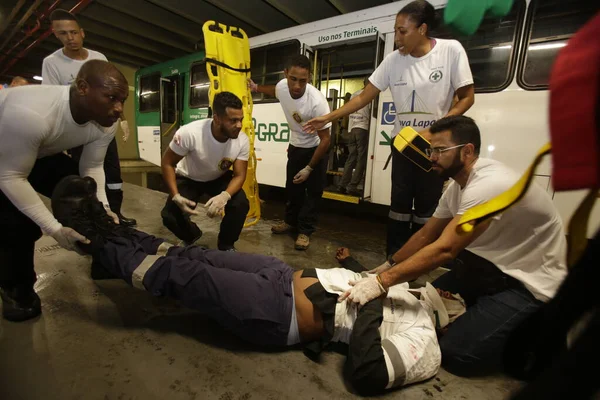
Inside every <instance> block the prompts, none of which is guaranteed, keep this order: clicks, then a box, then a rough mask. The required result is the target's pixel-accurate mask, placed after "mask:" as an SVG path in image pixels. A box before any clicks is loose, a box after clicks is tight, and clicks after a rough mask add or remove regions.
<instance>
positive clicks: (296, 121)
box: [275, 79, 331, 148]
mask: <svg viewBox="0 0 600 400" xmlns="http://www.w3.org/2000/svg"><path fill="white" fill-rule="evenodd" d="M275 96H276V97H277V98H278V99H279V102H280V103H281V107H282V108H283V113H284V114H285V119H287V122H288V125H289V127H290V131H292V134H291V135H290V144H291V145H292V146H295V147H302V148H311V147H317V146H318V145H319V143H321V139H319V135H317V134H308V133H305V132H304V131H303V130H302V125H303V124H305V123H307V122H308V121H309V120H311V119H313V118H315V117H320V116H322V115H325V114H329V104H328V103H327V99H326V98H325V96H323V93H321V92H320V91H319V90H318V89H317V88H315V87H314V86H313V85H311V84H308V85H306V91H305V92H304V95H303V96H302V97H300V98H299V99H293V98H292V96H291V95H290V90H289V88H288V84H287V79H282V80H280V81H279V82H278V83H277V85H276V86H275ZM330 127H331V123H328V124H327V125H325V126H324V127H323V128H322V129H328V128H330Z"/></svg>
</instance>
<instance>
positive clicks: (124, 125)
mask: <svg viewBox="0 0 600 400" xmlns="http://www.w3.org/2000/svg"><path fill="white" fill-rule="evenodd" d="M120 125H121V130H122V131H123V141H124V142H126V141H127V139H129V124H128V123H127V121H125V120H121V123H120Z"/></svg>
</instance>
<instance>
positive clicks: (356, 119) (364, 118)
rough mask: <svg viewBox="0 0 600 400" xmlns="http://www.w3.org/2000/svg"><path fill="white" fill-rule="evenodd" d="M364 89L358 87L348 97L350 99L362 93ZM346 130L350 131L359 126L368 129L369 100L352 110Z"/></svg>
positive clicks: (369, 116)
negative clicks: (362, 105)
mask: <svg viewBox="0 0 600 400" xmlns="http://www.w3.org/2000/svg"><path fill="white" fill-rule="evenodd" d="M363 90H364V89H360V90H359V91H356V92H354V94H352V96H351V97H350V100H352V99H353V98H355V97H356V96H358V95H359V94H361V93H362V91H363ZM348 119H349V121H348V132H350V131H351V130H352V129H354V128H360V129H364V130H367V131H368V130H369V122H370V121H371V102H369V104H367V105H366V106H364V107H363V108H361V109H359V110H356V111H354V112H353V113H352V114H350V116H349V117H348Z"/></svg>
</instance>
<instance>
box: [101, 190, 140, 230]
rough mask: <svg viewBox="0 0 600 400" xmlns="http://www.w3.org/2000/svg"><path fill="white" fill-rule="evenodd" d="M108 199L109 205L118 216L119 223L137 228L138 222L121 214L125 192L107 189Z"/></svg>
mask: <svg viewBox="0 0 600 400" xmlns="http://www.w3.org/2000/svg"><path fill="white" fill-rule="evenodd" d="M106 197H107V199H108V205H109V206H110V209H111V211H112V212H114V213H115V214H117V216H118V217H119V222H120V223H121V224H122V225H123V226H135V225H137V221H136V220H135V219H133V218H127V217H125V216H123V214H121V204H123V191H122V190H121V189H116V190H113V189H109V188H108V187H107V188H106Z"/></svg>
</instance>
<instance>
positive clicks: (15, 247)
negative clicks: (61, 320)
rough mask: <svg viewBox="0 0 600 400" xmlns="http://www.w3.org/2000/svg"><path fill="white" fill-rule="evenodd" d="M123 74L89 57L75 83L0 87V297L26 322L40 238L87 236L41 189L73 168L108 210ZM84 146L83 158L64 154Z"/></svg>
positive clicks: (14, 317)
mask: <svg viewBox="0 0 600 400" xmlns="http://www.w3.org/2000/svg"><path fill="white" fill-rule="evenodd" d="M128 93H129V90H128V83H127V80H126V79H125V77H124V76H123V74H122V73H121V72H119V70H117V68H115V67H114V65H112V64H110V63H108V62H106V61H101V60H91V61H88V62H87V63H85V64H84V65H83V66H82V67H81V70H80V71H79V74H78V75H77V78H76V81H75V83H74V84H73V85H71V86H70V87H69V86H37V85H35V86H33V85H32V86H24V87H17V88H13V89H11V90H3V91H1V92H0V143H2V147H0V297H1V298H2V301H3V316H4V318H5V319H7V320H10V321H24V320H27V319H30V318H34V317H36V316H37V315H39V314H40V313H41V302H40V299H39V297H38V296H37V294H36V293H35V291H34V290H33V285H34V283H35V281H36V274H35V271H34V265H33V252H34V245H35V241H36V240H38V239H39V238H40V237H41V235H42V232H43V233H45V234H47V235H50V236H52V237H53V238H54V239H56V241H57V242H58V244H59V245H60V246H62V247H63V248H65V249H68V250H76V246H75V244H76V243H77V242H78V241H79V242H82V243H86V242H88V241H87V239H86V238H85V237H83V236H82V235H80V234H79V233H77V232H76V231H74V230H73V229H70V228H66V227H63V226H62V225H61V224H60V223H59V222H58V221H57V220H56V219H55V218H54V216H53V215H52V213H51V212H50V211H49V210H48V209H47V208H46V206H45V205H44V204H43V203H42V200H41V199H40V197H39V196H38V195H37V194H36V192H38V193H41V194H43V195H45V196H48V197H50V196H51V194H52V190H53V189H54V186H55V185H56V183H57V182H58V181H60V180H61V179H62V178H63V177H65V176H67V175H73V174H80V175H81V176H90V177H92V178H94V179H95V180H96V181H97V182H98V193H97V196H98V199H99V200H100V201H101V202H102V203H103V204H104V205H105V209H106V210H107V213H108V214H109V215H110V216H111V217H113V219H114V220H115V222H118V217H117V216H116V215H115V214H114V213H113V212H112V211H110V209H109V206H108V201H107V199H106V193H105V189H104V182H105V176H104V169H103V161H104V156H105V154H106V149H107V147H108V145H109V143H110V142H111V140H112V139H113V138H114V134H115V130H116V124H115V122H116V121H117V119H118V118H119V115H120V114H121V112H122V111H123V102H124V101H125V99H126V98H127V96H128ZM80 145H84V149H83V153H82V156H81V160H80V162H79V165H77V164H76V163H75V161H73V159H71V158H70V157H68V156H67V155H65V154H64V153H63V151H64V150H67V149H71V148H73V147H76V146H80Z"/></svg>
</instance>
